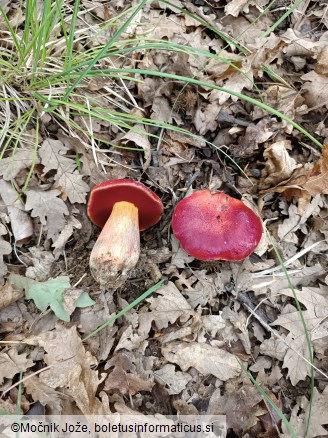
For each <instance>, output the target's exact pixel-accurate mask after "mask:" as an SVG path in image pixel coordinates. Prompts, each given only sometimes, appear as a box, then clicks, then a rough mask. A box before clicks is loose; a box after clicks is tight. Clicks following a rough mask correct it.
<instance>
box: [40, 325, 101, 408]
mask: <svg viewBox="0 0 328 438" xmlns="http://www.w3.org/2000/svg"><path fill="white" fill-rule="evenodd" d="M35 339H36V341H37V342H38V343H39V344H40V345H41V346H42V347H43V348H44V349H45V351H46V352H47V354H46V356H45V362H46V363H47V365H51V368H50V369H48V370H46V371H44V372H43V373H42V374H41V375H40V382H42V383H44V384H45V385H47V386H49V387H51V388H53V389H58V388H66V393H67V394H68V395H70V396H71V397H72V398H73V400H74V401H75V403H76V405H77V406H78V408H79V409H80V410H81V412H82V413H83V414H86V415H91V414H99V415H101V414H104V413H106V412H104V406H103V405H102V403H101V402H100V400H99V399H98V398H97V397H96V392H97V389H98V386H99V384H100V383H101V382H102V380H103V379H104V377H101V378H99V377H98V371H97V370H96V369H94V367H95V366H97V365H98V363H97V360H96V359H95V358H94V357H93V356H92V355H91V353H90V352H89V351H85V348H84V346H83V344H82V341H81V339H80V337H79V336H78V334H77V331H76V327H75V326H73V327H71V328H66V327H64V326H61V325H57V326H56V329H55V330H53V331H51V332H44V333H42V334H41V335H40V336H39V337H37V338H35Z"/></svg>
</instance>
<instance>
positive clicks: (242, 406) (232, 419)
mask: <svg viewBox="0 0 328 438" xmlns="http://www.w3.org/2000/svg"><path fill="white" fill-rule="evenodd" d="M261 400H262V395H261V394H260V392H259V391H258V390H257V389H256V388H255V387H254V386H246V385H243V386H242V387H241V388H240V389H238V390H236V388H228V391H226V392H225V394H224V395H221V391H220V388H218V389H217V390H216V391H215V392H214V393H213V395H212V397H211V400H210V404H209V413H211V414H220V415H222V414H225V415H226V416H227V427H228V428H232V429H233V430H234V431H235V432H242V431H246V430H249V428H251V427H252V426H255V425H256V423H257V422H258V421H259V420H258V417H259V416H260V415H263V414H265V413H266V412H267V411H266V409H263V408H261V407H260V406H259V403H260V402H261Z"/></svg>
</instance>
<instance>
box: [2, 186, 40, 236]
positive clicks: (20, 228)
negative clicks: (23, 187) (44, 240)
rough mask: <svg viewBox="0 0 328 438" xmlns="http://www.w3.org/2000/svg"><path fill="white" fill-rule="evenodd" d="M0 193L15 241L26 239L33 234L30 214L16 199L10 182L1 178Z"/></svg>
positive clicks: (16, 194) (15, 193)
mask: <svg viewBox="0 0 328 438" xmlns="http://www.w3.org/2000/svg"><path fill="white" fill-rule="evenodd" d="M0 195H1V197H2V199H3V201H4V203H5V204H6V207H7V211H8V215H9V217H10V224H11V229H12V232H13V234H14V237H15V241H16V243H17V244H19V243H23V242H26V241H28V240H29V238H30V237H31V236H32V234H33V224H32V220H31V218H30V215H29V214H28V213H27V212H26V211H25V207H24V204H23V203H22V201H21V200H20V199H18V193H17V191H16V190H15V189H14V187H13V185H12V184H10V183H7V182H6V181H4V180H1V181H0Z"/></svg>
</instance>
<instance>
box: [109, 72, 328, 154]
mask: <svg viewBox="0 0 328 438" xmlns="http://www.w3.org/2000/svg"><path fill="white" fill-rule="evenodd" d="M104 72H106V73H107V74H115V73H125V74H126V73H131V74H142V75H146V76H158V77H162V78H169V79H174V80H177V81H181V82H187V83H190V84H194V85H199V86H201V87H207V88H211V89H213V90H218V91H223V92H224V93H228V94H230V95H231V96H236V97H238V98H239V99H241V100H245V101H246V102H249V103H251V104H252V105H255V106H258V107H260V108H262V109H264V110H265V111H267V112H269V113H271V114H273V115H275V116H277V117H279V118H280V119H282V120H284V121H286V122H287V123H289V124H290V125H292V126H293V127H294V128H295V129H297V131H299V132H301V133H302V134H303V135H305V136H306V137H308V138H309V139H310V140H311V141H312V142H313V143H314V144H315V145H316V146H319V147H320V148H322V147H323V145H322V144H321V143H320V142H319V141H318V140H317V139H316V138H315V137H313V136H312V135H311V134H310V133H309V132H307V131H306V130H305V129H304V128H302V127H301V126H300V125H298V124H297V123H296V122H294V120H292V119H290V118H289V117H287V116H286V115H285V114H283V113H281V112H280V111H278V110H276V109H274V108H272V107H271V106H269V105H266V104H265V103H263V102H259V101H258V100H256V99H253V98H252V97H249V96H246V95H245V94H241V93H237V92H236V91H233V90H229V89H227V88H224V87H219V86H218V85H214V84H209V83H206V82H203V81H199V80H197V79H194V78H189V77H185V76H179V75H175V74H171V73H165V72H159V71H153V70H143V69H137V68H125V69H123V68H113V69H106V70H104V71H103V73H104Z"/></svg>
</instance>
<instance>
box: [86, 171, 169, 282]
mask: <svg viewBox="0 0 328 438" xmlns="http://www.w3.org/2000/svg"><path fill="white" fill-rule="evenodd" d="M162 212H163V204H162V202H161V200H160V199H159V197H158V196H157V195H156V194H155V193H153V192H152V191H151V190H150V189H149V188H147V187H146V186H145V185H144V184H142V183H140V182H137V181H132V180H129V179H118V180H111V181H105V182H102V183H100V184H97V185H96V186H95V187H94V188H93V190H92V192H91V195H90V199H89V203H88V216H89V218H90V219H91V221H92V222H93V223H94V224H96V225H98V226H99V227H103V229H102V231H101V233H100V235H99V237H98V240H97V242H96V243H95V246H94V247H93V249H92V251H91V255H90V269H91V273H92V275H93V277H94V279H95V280H96V281H98V282H99V283H100V284H101V285H106V286H107V287H109V288H111V289H117V288H118V287H119V286H121V285H122V284H123V283H124V282H125V281H126V279H127V278H128V275H129V272H130V271H131V270H132V269H133V268H134V267H135V265H136V264H137V262H138V259H139V255H140V233H139V232H140V231H143V230H146V229H147V228H149V227H151V226H152V225H154V224H156V223H157V222H158V221H159V219H160V217H161V214H162Z"/></svg>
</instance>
